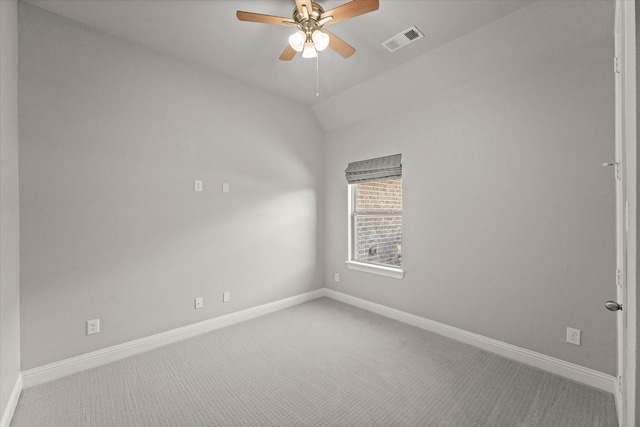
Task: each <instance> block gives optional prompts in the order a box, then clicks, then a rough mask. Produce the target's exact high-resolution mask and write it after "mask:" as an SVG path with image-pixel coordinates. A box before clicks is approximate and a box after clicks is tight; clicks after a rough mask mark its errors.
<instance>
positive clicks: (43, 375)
mask: <svg viewBox="0 0 640 427" xmlns="http://www.w3.org/2000/svg"><path fill="white" fill-rule="evenodd" d="M324 295H325V290H324V288H323V289H317V290H315V291H311V292H306V293H304V294H300V295H295V296H293V297H289V298H284V299H281V300H278V301H274V302H270V303H267V304H262V305H259V306H256V307H252V308H248V309H245V310H240V311H237V312H235V313H230V314H225V315H223V316H219V317H214V318H213V319H209V320H205V321H202V322H198V323H194V324H191V325H187V326H183V327H181V328H176V329H172V330H170V331H166V332H162V333H159V334H156V335H151V336H148V337H145V338H140V339H137V340H134V341H129V342H126V343H123V344H118V345H114V346H111V347H107V348H104V349H101V350H97V351H93V352H91V353H86V354H82V355H80V356H76V357H71V358H69V359H65V360H61V361H59V362H55V363H51V364H49V365H45V366H40V367H38V368H33V369H29V370H27V371H24V372H23V373H22V374H23V381H24V387H25V388H27V387H31V386H34V385H37V384H41V383H44V382H47V381H51V380H54V379H57V378H62V377H64V376H67V375H71V374H75V373H77V372H81V371H84V370H86V369H90V368H95V367H96V366H100V365H104V364H106V363H110V362H114V361H116V360H120V359H123V358H125V357H129V356H133V355H135V354H139V353H143V352H145V351H149V350H153V349H154V348H158V347H162V346H164V345H167V344H171V343H174V342H177V341H181V340H184V339H186V338H191V337H193V336H196V335H200V334H203V333H206V332H210V331H213V330H216V329H220V328H224V327H225V326H230V325H233V324H236V323H239V322H243V321H245V320H249V319H253V318H256V317H259V316H264V315H265V314H269V313H273V312H275V311H279V310H283V309H285V308H289V307H293V306H295V305H298V304H302V303H304V302H307V301H311V300H314V299H317V298H321V297H323V296H324ZM0 427H4V425H3V426H0Z"/></svg>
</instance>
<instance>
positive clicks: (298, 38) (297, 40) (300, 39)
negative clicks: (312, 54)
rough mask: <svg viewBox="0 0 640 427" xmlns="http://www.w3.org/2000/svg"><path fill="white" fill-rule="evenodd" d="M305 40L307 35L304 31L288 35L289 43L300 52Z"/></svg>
mask: <svg viewBox="0 0 640 427" xmlns="http://www.w3.org/2000/svg"><path fill="white" fill-rule="evenodd" d="M306 40H307V35H306V34H305V33H304V31H298V32H296V33H295V34H291V35H290V36H289V45H290V46H291V47H292V48H293V49H294V50H295V51H296V52H300V51H301V50H302V49H303V48H304V42H305V41H306Z"/></svg>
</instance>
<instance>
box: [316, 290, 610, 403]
mask: <svg viewBox="0 0 640 427" xmlns="http://www.w3.org/2000/svg"><path fill="white" fill-rule="evenodd" d="M325 296H327V297H329V298H332V299H334V300H337V301H340V302H343V303H345V304H349V305H353V306H355V307H359V308H362V309H364V310H367V311H371V312H373V313H377V314H380V315H382V316H385V317H389V318H391V319H395V320H398V321H400V322H403V323H408V324H410V325H413V326H416V327H418V328H421V329H424V330H427V331H430V332H434V333H436V334H439V335H444V336H446V337H449V338H452V339H454V340H456V341H461V342H464V343H466V344H470V345H472V346H474V347H478V348H481V349H483V350H486V351H489V352H492V353H495V354H498V355H500V356H503V357H506V358H509V359H513V360H516V361H518V362H521V363H524V364H527V365H530V366H533V367H535V368H539V369H542V370H545V371H547V372H551V373H553V374H556V375H560V376H562V377H565V378H569V379H571V380H573V381H577V382H580V383H582V384H586V385H588V386H591V387H595V388H598V389H600V390H604V391H606V392H609V393H615V390H616V388H617V387H616V379H615V377H613V376H612V375H607V374H604V373H602V372H599V371H596V370H593V369H589V368H585V367H583V366H580V365H576V364H573V363H569V362H565V361H564V360H560V359H556V358H554V357H550V356H547V355H544V354H541V353H536V352H534V351H531V350H527V349H524V348H521V347H517V346H515V345H511V344H507V343H505V342H502V341H498V340H494V339H492V338H487V337H484V336H482V335H478V334H474V333H472V332H468V331H465V330H463V329H459V328H455V327H453V326H449V325H445V324H444V323H440V322H436V321H433V320H429V319H426V318H424V317H420V316H416V315H414V314H410V313H406V312H404V311H400V310H396V309H394V308H391V307H387V306H384V305H381V304H376V303H374V302H370V301H367V300H364V299H361V298H357V297H354V296H351V295H347V294H343V293H341V292H337V291H334V290H332V289H326V288H325Z"/></svg>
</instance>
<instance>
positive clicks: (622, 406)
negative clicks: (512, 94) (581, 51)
mask: <svg viewBox="0 0 640 427" xmlns="http://www.w3.org/2000/svg"><path fill="white" fill-rule="evenodd" d="M623 1H624V0H616V12H615V57H614V70H613V71H614V74H615V162H614V163H613V164H608V166H612V167H613V168H614V172H613V173H614V179H615V187H616V275H615V282H616V299H615V301H608V302H607V304H606V306H607V308H608V309H609V310H612V311H615V312H616V314H615V315H616V317H617V384H616V404H617V411H618V421H619V424H620V426H621V427H624V426H625V425H626V421H627V417H626V414H627V407H626V398H627V384H626V383H627V381H626V376H625V367H626V354H627V351H626V350H627V343H626V338H627V326H628V325H627V317H628V316H627V311H628V310H625V308H627V277H626V272H627V270H626V248H627V246H626V244H627V242H626V239H627V228H628V225H627V218H628V213H627V210H628V201H627V195H626V194H627V193H626V173H625V171H624V170H623V168H624V166H625V165H626V163H625V155H626V153H625V141H624V135H625V132H624V129H625V102H626V99H625V96H626V90H625V87H624V76H623V72H624V67H623V61H624V59H625V57H624V31H625V29H624V22H625V19H624V18H625V16H624V14H625V5H624V3H623Z"/></svg>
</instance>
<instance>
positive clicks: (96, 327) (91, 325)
mask: <svg viewBox="0 0 640 427" xmlns="http://www.w3.org/2000/svg"><path fill="white" fill-rule="evenodd" d="M98 332H100V319H93V320H87V335H91V334H97V333H98Z"/></svg>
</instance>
